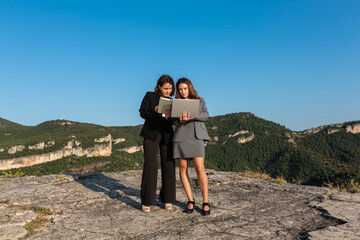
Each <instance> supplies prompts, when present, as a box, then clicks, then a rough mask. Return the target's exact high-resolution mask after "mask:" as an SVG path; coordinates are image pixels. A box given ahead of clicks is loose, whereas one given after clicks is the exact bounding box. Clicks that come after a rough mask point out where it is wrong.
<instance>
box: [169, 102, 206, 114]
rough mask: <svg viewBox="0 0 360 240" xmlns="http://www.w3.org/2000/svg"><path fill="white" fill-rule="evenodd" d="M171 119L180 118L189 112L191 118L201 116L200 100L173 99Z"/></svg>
mask: <svg viewBox="0 0 360 240" xmlns="http://www.w3.org/2000/svg"><path fill="white" fill-rule="evenodd" d="M171 105H172V106H171V117H173V118H178V117H180V116H182V113H183V112H189V113H190V117H197V116H198V115H199V107H200V100H199V99H173V100H172V104H171Z"/></svg>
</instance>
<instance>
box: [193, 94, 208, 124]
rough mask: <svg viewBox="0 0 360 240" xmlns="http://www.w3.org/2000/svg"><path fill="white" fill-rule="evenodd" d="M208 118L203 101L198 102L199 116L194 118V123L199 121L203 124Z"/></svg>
mask: <svg viewBox="0 0 360 240" xmlns="http://www.w3.org/2000/svg"><path fill="white" fill-rule="evenodd" d="M208 118H209V113H208V111H207V107H206V105H205V100H204V99H201V100H200V109H199V115H198V116H197V117H195V118H194V121H200V122H205V121H206V120H208Z"/></svg>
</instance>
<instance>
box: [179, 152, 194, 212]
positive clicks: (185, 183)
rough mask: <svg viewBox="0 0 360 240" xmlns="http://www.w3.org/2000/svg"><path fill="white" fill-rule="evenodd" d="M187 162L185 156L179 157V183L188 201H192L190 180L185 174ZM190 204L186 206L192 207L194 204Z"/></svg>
mask: <svg viewBox="0 0 360 240" xmlns="http://www.w3.org/2000/svg"><path fill="white" fill-rule="evenodd" d="M187 164H188V160H187V159H185V158H179V175H180V180H181V184H182V185H183V188H184V190H185V193H186V196H187V198H188V199H189V201H194V198H193V196H192V192H191V187H190V182H189V179H188V176H187ZM191 205H192V204H189V206H188V208H189V209H192V208H194V206H191Z"/></svg>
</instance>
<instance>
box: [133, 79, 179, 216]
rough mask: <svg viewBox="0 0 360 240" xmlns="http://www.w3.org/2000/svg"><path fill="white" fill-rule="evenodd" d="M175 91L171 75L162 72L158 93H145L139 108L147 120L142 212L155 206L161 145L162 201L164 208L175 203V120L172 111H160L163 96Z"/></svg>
mask: <svg viewBox="0 0 360 240" xmlns="http://www.w3.org/2000/svg"><path fill="white" fill-rule="evenodd" d="M174 92H175V87H174V81H173V79H172V78H171V77H170V76H169V75H162V76H161V77H160V78H159V80H158V81H157V84H156V87H155V92H147V93H146V95H145V97H144V99H143V100H142V103H141V106H140V109H139V111H140V116H141V117H142V118H144V119H145V123H144V126H143V128H142V130H141V133H140V136H142V137H143V138H144V168H143V174H142V180H141V192H140V194H141V204H142V211H143V212H150V206H151V205H155V198H156V185H157V173H158V161H157V155H158V150H159V148H160V158H161V180H162V187H161V190H160V197H159V200H160V201H162V202H163V203H165V210H171V209H172V203H173V202H175V200H176V194H175V193H176V190H175V161H174V159H173V146H172V137H173V135H174V132H173V129H172V124H173V122H172V121H171V120H170V118H169V115H170V114H169V112H167V113H166V116H162V114H160V113H158V111H157V110H158V105H159V99H160V97H166V98H168V97H169V96H173V95H174Z"/></svg>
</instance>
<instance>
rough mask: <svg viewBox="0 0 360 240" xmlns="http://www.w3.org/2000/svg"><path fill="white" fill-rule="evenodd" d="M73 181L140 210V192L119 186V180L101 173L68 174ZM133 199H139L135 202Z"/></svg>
mask: <svg viewBox="0 0 360 240" xmlns="http://www.w3.org/2000/svg"><path fill="white" fill-rule="evenodd" d="M69 175H70V176H72V177H73V178H74V180H75V181H76V182H78V183H80V184H82V185H83V186H85V187H87V188H88V189H90V190H92V191H94V192H102V193H105V194H106V195H107V196H109V197H110V198H112V199H116V200H118V201H121V202H123V203H126V204H127V205H129V206H131V207H133V208H135V209H138V210H141V201H140V191H139V190H138V189H132V188H128V187H126V186H125V185H123V184H121V183H120V181H119V180H117V179H113V178H110V177H107V176H105V175H104V174H102V173H93V174H87V175H83V174H69ZM133 197H135V198H137V199H139V201H136V200H134V199H133Z"/></svg>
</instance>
